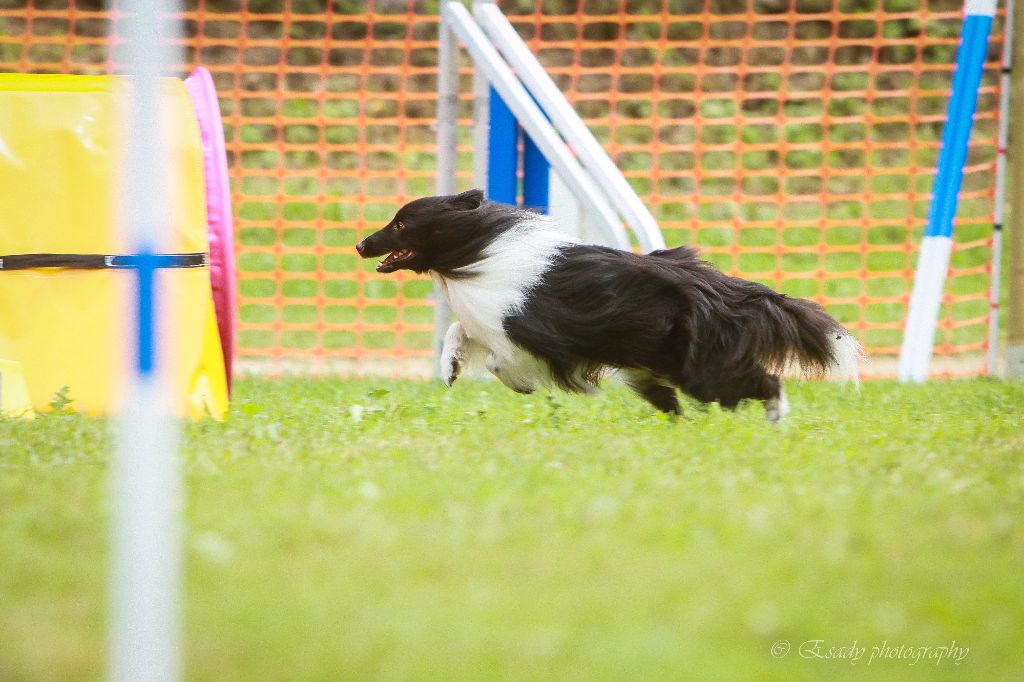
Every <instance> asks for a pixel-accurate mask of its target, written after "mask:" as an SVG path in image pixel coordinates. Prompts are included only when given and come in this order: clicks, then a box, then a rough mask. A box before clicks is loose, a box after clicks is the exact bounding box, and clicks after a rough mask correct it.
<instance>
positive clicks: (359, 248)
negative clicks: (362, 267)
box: [356, 241, 366, 258]
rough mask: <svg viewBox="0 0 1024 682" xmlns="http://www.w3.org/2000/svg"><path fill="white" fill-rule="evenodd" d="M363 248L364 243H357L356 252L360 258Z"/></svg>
mask: <svg viewBox="0 0 1024 682" xmlns="http://www.w3.org/2000/svg"><path fill="white" fill-rule="evenodd" d="M365 248H366V242H365V241H362V242H359V243H358V244H356V252H357V253H358V254H359V255H360V256H362V255H363V249H365ZM363 257H364V258H365V256H363Z"/></svg>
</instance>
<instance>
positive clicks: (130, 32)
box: [108, 0, 182, 682]
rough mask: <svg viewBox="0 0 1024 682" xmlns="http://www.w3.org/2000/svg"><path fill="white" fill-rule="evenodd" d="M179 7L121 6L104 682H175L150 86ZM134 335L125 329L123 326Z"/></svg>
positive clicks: (167, 49) (170, 452)
mask: <svg viewBox="0 0 1024 682" xmlns="http://www.w3.org/2000/svg"><path fill="white" fill-rule="evenodd" d="M180 9H181V8H180V7H179V6H178V4H177V2H176V1H175V0H131V1H129V2H125V4H124V5H123V6H122V11H123V15H122V17H123V19H122V25H121V27H120V31H119V35H120V36H121V37H122V40H123V42H124V48H125V51H124V55H125V62H124V64H123V65H122V67H123V68H124V69H125V70H126V71H128V73H130V74H131V76H132V78H131V96H130V97H129V98H128V111H126V112H125V125H124V126H123V127H122V131H123V135H122V138H121V140H120V143H121V144H122V146H123V150H124V154H123V159H124V172H123V174H122V175H121V182H122V184H123V187H122V191H121V192H119V193H117V196H119V197H123V198H124V204H123V205H122V206H121V207H120V208H121V211H120V222H121V230H122V234H123V235H125V237H126V239H125V240H124V241H125V243H126V244H128V245H129V246H130V248H131V249H132V250H133V252H134V254H135V255H136V262H137V267H136V268H135V274H136V287H135V296H134V301H133V302H132V303H131V311H132V314H131V315H129V316H127V317H128V319H129V320H131V321H132V322H133V323H134V325H133V326H134V329H132V333H131V338H132V339H133V340H134V343H132V344H129V346H130V347H132V354H131V357H132V365H133V371H131V372H129V376H130V377H131V379H130V385H129V387H128V395H127V399H126V400H125V407H124V408H123V410H122V412H121V414H120V415H119V417H118V419H117V422H116V433H115V436H116V445H115V448H114V453H113V460H112V464H111V494H112V500H113V510H112V511H113V519H112V526H113V527H112V535H113V537H112V546H113V547H112V565H111V586H110V599H111V608H110V624H109V637H110V639H109V662H108V666H109V678H110V679H111V680H114V681H115V682H155V681H160V682H173V681H174V680H178V679H180V678H181V650H182V646H181V616H180V612H181V563H182V550H181V523H180V514H181V506H182V472H181V464H180V462H179V460H178V455H177V437H178V432H177V428H176V423H175V421H174V419H173V417H172V416H171V412H170V407H169V402H168V400H167V394H166V392H165V391H164V385H163V384H164V380H163V374H164V372H163V367H162V363H161V353H160V339H161V331H163V330H160V329H158V328H156V327H155V326H154V325H155V322H156V321H157V320H159V319H160V316H159V310H160V309H161V307H162V306H161V299H160V290H159V277H158V273H157V262H156V259H155V258H154V257H153V256H154V254H158V253H160V252H161V251H162V249H161V245H162V239H161V235H163V234H166V233H167V231H168V230H170V229H171V225H169V224H168V219H169V216H173V215H174V214H175V211H173V210H172V207H171V206H170V205H169V197H168V192H167V188H168V186H169V185H170V180H169V178H168V177H167V172H166V169H167V168H168V167H169V166H168V164H166V163H164V162H163V159H164V158H165V153H164V143H165V141H166V137H165V135H164V130H165V129H166V126H165V125H164V121H163V120H162V111H161V106H160V90H161V87H162V84H161V83H160V81H159V80H158V78H159V76H160V75H161V74H164V73H167V72H168V71H169V70H170V69H172V68H177V67H178V65H179V64H180V62H181V59H180V57H179V53H178V48H177V47H175V46H174V45H175V42H174V41H175V39H176V38H177V36H176V35H168V32H169V31H176V30H177V29H176V28H175V24H176V22H177V20H176V19H172V17H175V16H176V15H177V13H178V12H179V11H180ZM129 329H131V327H129Z"/></svg>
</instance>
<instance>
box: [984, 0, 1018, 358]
mask: <svg viewBox="0 0 1024 682" xmlns="http://www.w3.org/2000/svg"><path fill="white" fill-rule="evenodd" d="M1013 10H1014V2H1013V0H1006V5H1005V12H1004V16H1003V52H1002V56H1001V62H1002V73H1001V74H1000V76H999V132H998V136H997V138H996V153H997V155H996V191H995V199H994V201H995V205H994V206H993V208H992V276H991V283H990V285H989V301H988V302H989V314H988V361H987V362H986V369H987V371H988V374H989V375H990V376H991V375H995V374H996V373H997V372H998V362H999V294H1000V285H1001V284H1002V282H1001V281H1000V280H1001V279H1002V275H1003V222H1004V216H1005V212H1006V211H1005V209H1006V146H1007V143H1008V140H1009V130H1010V72H1011V68H1012V64H1013Z"/></svg>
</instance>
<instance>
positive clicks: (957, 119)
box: [899, 0, 996, 382]
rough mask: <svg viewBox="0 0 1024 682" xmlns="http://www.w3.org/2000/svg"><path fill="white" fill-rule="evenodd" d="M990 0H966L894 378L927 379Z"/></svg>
mask: <svg viewBox="0 0 1024 682" xmlns="http://www.w3.org/2000/svg"><path fill="white" fill-rule="evenodd" d="M995 11H996V0H967V3H966V4H965V6H964V22H963V29H962V31H961V39H960V48H959V50H958V51H957V61H956V71H955V72H954V74H953V87H952V92H951V94H950V98H949V107H948V109H947V112H946V126H945V129H944V130H943V131H942V149H941V151H940V152H939V163H938V172H937V173H936V175H935V185H934V189H933V191H932V203H931V208H930V210H929V214H928V226H927V227H926V229H925V233H924V239H923V240H922V241H921V250H920V254H919V256H918V261H917V271H916V273H915V275H914V288H913V291H912V292H911V295H910V310H909V311H908V312H907V320H906V323H905V326H904V331H903V345H902V347H901V348H900V362H899V378H900V381H916V382H921V381H924V380H925V379H927V378H928V369H929V366H930V364H931V359H932V352H933V343H934V338H935V328H936V325H937V322H938V317H939V309H940V307H941V303H942V292H943V290H944V289H945V285H946V272H947V270H948V269H949V258H950V254H951V253H952V251H953V219H954V217H955V216H956V208H957V202H958V199H959V195H960V185H961V183H962V181H963V168H964V162H965V161H966V159H967V146H968V142H969V141H970V137H971V128H972V127H973V124H974V111H975V109H976V107H977V103H978V85H979V84H980V82H981V71H982V67H983V66H984V65H985V55H986V52H987V50H988V36H989V31H990V29H991V27H992V17H993V16H994V15H995Z"/></svg>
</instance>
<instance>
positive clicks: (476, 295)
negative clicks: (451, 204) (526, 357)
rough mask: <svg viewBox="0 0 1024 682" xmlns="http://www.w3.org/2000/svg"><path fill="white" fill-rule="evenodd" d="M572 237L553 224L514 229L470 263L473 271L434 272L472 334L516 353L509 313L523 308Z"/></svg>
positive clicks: (479, 340) (507, 353)
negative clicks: (506, 323)
mask: <svg viewBox="0 0 1024 682" xmlns="http://www.w3.org/2000/svg"><path fill="white" fill-rule="evenodd" d="M567 241H568V239H567V237H566V236H565V235H564V234H561V233H559V232H555V231H553V230H549V229H536V228H531V229H522V230H510V231H509V232H507V233H505V234H503V235H501V236H500V237H498V238H497V239H495V240H494V242H493V243H492V244H491V245H490V246H488V247H487V249H486V250H485V251H484V253H483V254H482V256H483V257H482V258H481V259H480V260H479V261H477V262H476V263H473V264H472V265H470V266H467V267H466V268H464V270H465V271H467V272H470V273H472V276H470V277H464V278H451V279H449V278H445V277H442V276H441V275H439V274H437V273H434V272H432V273H431V276H432V277H433V278H434V282H435V283H436V284H437V286H438V288H439V289H440V290H441V291H442V292H443V293H444V295H445V298H446V299H447V300H448V305H449V306H450V307H451V309H452V313H453V314H454V315H455V317H456V318H457V319H458V320H459V322H461V323H462V326H463V328H464V329H465V330H466V334H467V335H468V336H469V338H471V339H473V340H474V341H476V342H477V343H480V344H483V345H485V346H487V347H488V348H489V349H490V350H492V351H493V352H495V353H497V354H499V355H503V356H505V357H511V354H512V352H513V344H512V342H511V341H510V340H509V339H508V337H507V336H506V335H505V329H504V324H503V322H504V319H505V317H507V316H508V315H510V314H513V313H515V312H518V311H519V310H520V309H521V308H522V306H523V303H524V302H525V301H526V298H527V296H528V295H529V293H530V290H531V289H533V287H535V286H536V285H537V284H538V283H539V282H540V279H541V277H542V276H543V274H544V271H545V270H547V269H548V268H549V267H551V263H552V260H553V259H554V258H555V257H556V255H557V254H558V247H559V246H561V245H563V244H565V243H567Z"/></svg>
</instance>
